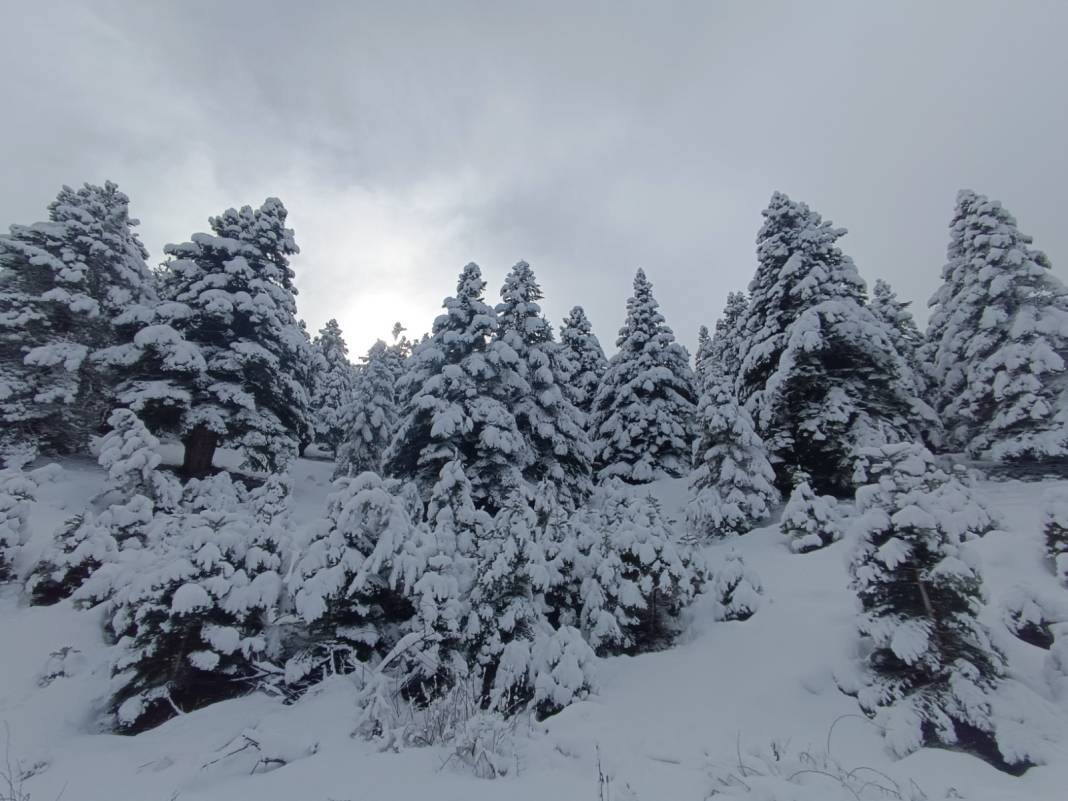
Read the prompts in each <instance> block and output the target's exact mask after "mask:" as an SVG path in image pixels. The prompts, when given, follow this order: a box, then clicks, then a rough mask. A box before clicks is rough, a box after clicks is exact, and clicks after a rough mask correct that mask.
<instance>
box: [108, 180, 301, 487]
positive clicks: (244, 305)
mask: <svg viewBox="0 0 1068 801" xmlns="http://www.w3.org/2000/svg"><path fill="white" fill-rule="evenodd" d="M285 221H286V209H285V207H284V206H283V205H282V203H281V201H279V200H278V199H276V198H268V199H267V200H266V201H265V202H264V204H263V205H262V206H261V207H260V208H259V209H256V210H253V209H252V208H250V207H248V206H245V207H243V208H242V209H241V210H240V211H236V210H234V209H228V210H227V211H225V212H223V214H222V215H220V216H219V217H213V218H211V219H210V220H209V222H210V224H211V228H212V230H213V231H214V235H209V234H194V235H193V238H192V241H191V242H187V243H185V244H182V245H168V246H167V248H165V250H166V252H167V253H168V254H169V255H170V256H171V259H170V261H168V262H167V264H166V265H165V268H164V270H163V272H162V277H161V281H162V294H163V296H164V301H163V302H162V303H160V304H158V305H157V306H155V307H153V308H152V309H139V310H135V311H132V312H131V313H129V314H128V315H127V316H126V317H125V322H128V323H129V324H130V325H131V327H133V328H135V329H136V332H135V333H134V335H133V342H132V343H131V344H129V345H125V346H119V347H117V348H113V349H111V351H110V352H109V353H108V354H107V360H108V361H109V362H111V363H112V364H115V365H118V366H120V367H121V368H122V369H123V372H124V380H123V381H122V383H121V384H120V387H119V390H120V391H119V399H120V402H121V403H122V404H123V405H125V406H128V407H129V408H131V409H133V410H134V411H136V412H138V413H139V414H140V415H141V416H142V417H143V418H144V419H145V421H146V423H147V424H148V426H149V427H150V428H151V429H152V430H154V431H173V432H176V433H178V434H180V435H181V437H182V439H183V442H184V444H185V461H184V465H183V469H184V471H185V472H186V473H187V474H188V475H194V476H196V475H205V474H207V473H208V472H210V470H211V462H212V457H213V455H214V452H215V448H216V446H217V445H218V444H219V443H220V442H225V443H228V444H231V445H233V446H236V447H238V448H240V449H241V450H242V451H243V452H244V454H245V457H246V460H247V462H248V463H249V464H250V465H251V466H252V467H254V468H256V469H260V470H264V471H272V470H275V469H278V468H279V467H280V466H282V465H284V464H285V463H286V461H287V460H288V459H289V458H291V457H292V456H293V455H294V454H295V453H296V451H297V449H298V445H299V443H300V441H301V440H302V439H303V438H304V437H305V436H306V433H305V432H306V431H307V429H308V426H309V419H310V417H309V412H308V404H309V401H308V395H307V392H306V389H305V386H304V382H303V378H304V370H305V369H306V368H305V367H304V366H303V365H302V359H305V358H306V355H307V351H306V344H305V343H306V340H305V336H304V334H303V333H302V331H301V328H300V325H299V323H298V321H297V319H296V302H295V299H294V295H295V293H296V288H295V287H294V286H293V271H292V270H291V269H290V267H289V258H288V257H289V256H290V255H292V254H294V253H297V252H298V249H297V246H296V243H295V242H294V241H293V231H292V230H291V229H289V228H286V227H285Z"/></svg>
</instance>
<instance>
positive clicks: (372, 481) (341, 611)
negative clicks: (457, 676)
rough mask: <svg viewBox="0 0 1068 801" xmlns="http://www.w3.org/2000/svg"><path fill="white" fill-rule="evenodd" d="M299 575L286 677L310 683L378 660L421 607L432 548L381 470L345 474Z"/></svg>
mask: <svg viewBox="0 0 1068 801" xmlns="http://www.w3.org/2000/svg"><path fill="white" fill-rule="evenodd" d="M335 486H336V491H335V492H334V493H333V494H332V495H331V496H330V497H329V498H328V500H327V512H326V517H325V518H323V519H322V520H320V521H319V522H318V523H317V524H316V526H315V529H314V533H313V536H312V541H311V542H310V543H309V544H308V546H307V547H306V548H305V549H304V552H303V554H302V556H301V558H300V560H299V561H298V562H297V564H296V566H295V570H294V575H293V577H292V580H291V592H292V593H293V596H294V602H295V608H296V613H297V615H298V616H299V618H300V620H301V621H302V623H303V625H302V626H299V627H293V630H292V632H291V635H292V636H291V637H290V638H289V640H290V641H289V642H288V643H287V650H288V651H289V654H290V655H289V659H288V661H287V663H286V680H287V682H289V683H290V684H296V685H303V684H307V683H309V682H311V681H314V680H316V679H319V678H323V677H325V676H328V675H332V674H334V673H349V672H352V671H353V670H355V669H356V668H357V666H359V665H360V664H361V663H365V662H373V661H374V656H375V655H376V654H377V655H378V656H379V657H381V656H382V655H383V654H384V653H385V652H386V651H388V650H390V649H391V648H392V647H393V645H394V644H395V643H397V642H398V641H399V640H400V639H401V637H402V636H403V633H404V627H405V625H406V623H407V621H409V619H410V618H411V617H412V615H413V614H414V611H415V610H414V608H413V605H412V598H413V597H414V592H413V587H414V585H415V583H416V581H418V580H419V578H420V577H421V576H422V574H423V572H424V571H425V567H426V565H425V559H426V555H425V554H421V553H418V552H417V551H416V550H415V549H414V548H413V545H415V543H416V542H417V539H416V538H415V537H414V536H413V525H412V521H411V519H410V518H409V516H408V512H407V509H406V508H405V506H404V503H403V502H402V501H401V499H399V498H397V497H396V496H395V495H393V494H392V493H391V492H390V491H389V487H388V486H387V484H386V482H384V481H383V480H382V479H381V478H380V477H379V476H378V475H376V474H375V473H369V472H368V473H361V474H360V475H358V476H356V477H354V478H340V479H338V480H337V482H336V483H335Z"/></svg>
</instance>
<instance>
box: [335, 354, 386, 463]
mask: <svg viewBox="0 0 1068 801" xmlns="http://www.w3.org/2000/svg"><path fill="white" fill-rule="evenodd" d="M392 358H393V357H392V356H391V355H390V349H389V348H388V347H387V346H386V343H385V342H383V341H382V340H378V341H377V342H375V344H374V345H372V346H371V349H370V350H369V351H367V356H366V357H365V358H364V360H363V364H362V365H361V366H360V369H359V371H358V372H357V373H356V378H355V381H354V383H353V387H352V392H351V393H350V396H349V405H348V408H347V409H346V410H345V414H344V427H345V433H344V437H343V439H342V443H341V447H340V448H339V449H338V451H337V463H336V465H335V467H334V478H337V477H339V476H356V475H359V474H360V473H362V472H364V471H365V470H371V471H374V472H376V473H380V472H382V466H383V460H384V457H385V453H386V449H387V448H388V447H389V443H390V439H391V437H392V435H393V427H394V425H395V424H396V418H397V408H396V402H395V399H394V395H393V391H394V384H395V382H396V373H395V372H394V369H393V368H394V366H393V364H392V363H391V359H392Z"/></svg>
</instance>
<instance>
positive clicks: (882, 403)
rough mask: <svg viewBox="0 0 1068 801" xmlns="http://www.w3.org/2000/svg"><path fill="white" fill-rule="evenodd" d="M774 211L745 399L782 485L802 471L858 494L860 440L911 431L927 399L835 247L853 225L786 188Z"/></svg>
mask: <svg viewBox="0 0 1068 801" xmlns="http://www.w3.org/2000/svg"><path fill="white" fill-rule="evenodd" d="M764 218H765V219H764V226H763V227H762V228H761V231H760V234H759V236H758V238H757V256H758V260H759V266H758V268H757V272H756V275H755V277H754V278H753V281H752V283H751V284H750V285H749V292H750V297H749V310H748V312H747V316H746V322H745V331H744V343H743V344H744V352H741V355H740V372H739V375H738V380H737V389H738V391H739V400H740V401H742V402H743V403H744V404H745V406H746V408H747V409H748V410H749V412H750V413H751V414H752V416H753V419H754V422H755V423H756V426H757V431H758V433H760V435H761V436H762V437H763V438H764V441H765V442H766V443H767V445H768V448H769V450H770V451H771V453H772V456H773V460H772V461H773V464H774V465H775V467H776V472H777V474H778V479H779V480H778V483H779V486H780V489H782V488H785V487H786V486H788V485H789V484H790V478H789V476H790V473H791V472H793V471H795V470H801V471H803V472H805V473H807V474H808V475H809V476H810V478H811V481H812V483H813V486H814V487H815V488H816V489H817V490H818V491H821V492H832V493H840V494H848V493H849V491H850V490H851V489H852V481H851V477H852V475H853V462H854V459H855V453H856V450H857V449H858V448H860V447H863V446H867V445H872V444H879V443H883V442H897V441H902V440H907V439H911V438H912V437H913V436H914V433H915V432H914V431H913V429H912V426H911V422H910V421H911V419H912V417H913V415H914V409H915V406H916V404H917V403H919V402H920V401H919V400H918V399H917V398H916V397H915V394H914V389H913V387H911V386H909V384H908V381H907V380H906V378H905V375H906V372H907V368H906V366H905V364H904V360H903V359H902V358H901V356H900V355H899V354H898V353H897V351H896V350H895V349H894V345H893V342H892V341H891V338H890V334H889V332H888V331H887V329H886V327H885V326H883V325H882V324H881V323H880V322H879V321H878V320H877V319H876V318H875V316H874V315H873V314H872V312H871V311H870V309H868V308H867V306H866V305H865V298H864V282H863V281H862V280H861V278H860V276H859V275H858V273H857V270H856V267H855V266H854V264H853V261H852V260H851V259H850V258H849V257H848V256H846V255H845V254H843V253H842V251H841V250H840V249H839V248H838V246H837V245H836V242H837V240H838V239H839V238H840V237H841V236H842V235H843V234H844V233H845V231H844V230H843V229H839V228H833V227H832V226H831V224H830V223H828V222H824V221H823V220H822V219H821V218H820V216H819V215H818V214H816V213H815V212H813V211H811V210H810V209H809V208H808V206H806V205H804V204H803V203H795V202H794V201H792V200H790V199H789V198H788V197H786V196H785V195H783V194H780V193H776V194H775V195H773V196H772V199H771V203H770V205H769V206H768V208H767V209H766V210H765V211H764Z"/></svg>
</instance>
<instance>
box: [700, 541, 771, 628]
mask: <svg viewBox="0 0 1068 801" xmlns="http://www.w3.org/2000/svg"><path fill="white" fill-rule="evenodd" d="M763 593H764V587H763V585H762V584H761V583H760V578H759V577H758V576H757V574H756V573H755V572H753V571H752V570H750V569H749V568H747V567H746V566H745V562H744V561H743V560H742V555H741V554H740V553H738V551H737V550H736V549H735V548H731V549H730V550H729V551H727V555H726V556H725V557H724V558H723V563H722V564H721V565H720V566H719V568H717V570H716V572H715V575H714V578H713V579H712V597H713V598H714V599H715V607H714V611H713V614H714V615H715V618H716V620H748V619H749V618H751V617H752V616H753V615H754V614H755V613H756V611H757V610H758V609H760V604H761V596H762V595H763Z"/></svg>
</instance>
